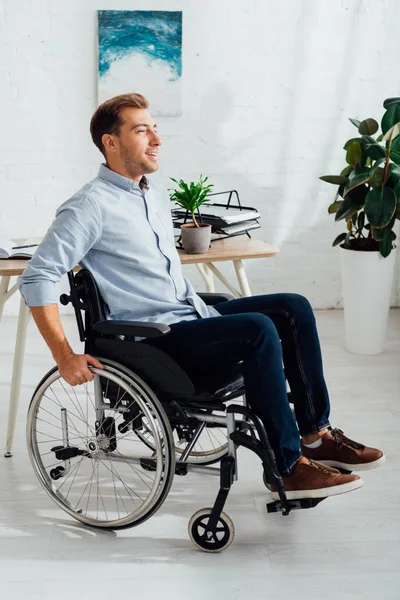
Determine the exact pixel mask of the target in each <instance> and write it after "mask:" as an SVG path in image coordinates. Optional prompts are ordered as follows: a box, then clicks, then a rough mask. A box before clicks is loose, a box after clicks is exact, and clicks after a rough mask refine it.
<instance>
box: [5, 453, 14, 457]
mask: <svg viewBox="0 0 400 600" xmlns="http://www.w3.org/2000/svg"><path fill="white" fill-rule="evenodd" d="M11 457H12V452H4V458H11Z"/></svg>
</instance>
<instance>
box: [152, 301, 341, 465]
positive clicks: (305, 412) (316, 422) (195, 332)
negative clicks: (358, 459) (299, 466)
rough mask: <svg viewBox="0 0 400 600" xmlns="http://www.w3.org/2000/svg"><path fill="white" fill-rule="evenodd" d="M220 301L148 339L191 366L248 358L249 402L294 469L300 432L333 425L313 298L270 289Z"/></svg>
mask: <svg viewBox="0 0 400 600" xmlns="http://www.w3.org/2000/svg"><path fill="white" fill-rule="evenodd" d="M215 308H216V309H217V310H218V312H219V313H220V314H221V315H222V316H221V317H212V318H209V319H200V318H199V319H197V320H193V321H181V322H179V323H175V324H173V325H171V332H170V333H169V334H168V335H166V336H164V337H161V338H153V339H152V340H146V343H151V344H152V345H154V346H157V347H158V348H160V349H162V350H164V351H165V352H166V353H167V354H169V355H170V356H172V357H173V358H174V359H175V360H176V361H177V362H178V363H179V364H180V365H181V366H182V367H183V368H184V369H185V370H187V371H188V373H189V374H190V373H191V372H192V373H193V372H198V371H199V370H200V371H201V372H204V373H207V372H209V371H213V370H214V371H215V369H224V370H225V369H229V366H230V365H232V364H234V363H236V362H238V361H240V360H243V376H244V382H245V387H246V398H247V402H248V405H249V406H250V407H251V408H252V409H253V410H254V412H255V413H256V414H257V415H258V416H259V417H260V418H261V420H262V422H263V423H264V426H265V428H266V431H267V434H268V437H269V440H270V443H271V445H272V447H273V449H274V451H275V454H276V458H277V463H278V468H279V469H280V471H281V473H282V474H289V473H291V471H292V470H293V468H294V466H295V464H296V462H297V460H298V459H299V458H300V456H301V452H300V436H299V432H300V435H307V434H311V433H314V432H317V431H319V430H320V429H323V428H325V427H327V426H329V421H328V418H329V397H328V392H327V389H326V384H325V380H324V375H323V369H322V357H321V349H320V344H319V338H318V333H317V328H316V323H315V317H314V314H313V311H312V308H311V306H310V303H309V302H308V300H307V299H306V298H304V297H303V296H300V295H298V294H270V295H261V296H251V297H248V298H239V299H237V300H229V301H227V302H221V303H219V304H217V305H216V306H215ZM286 379H287V381H288V383H289V386H290V390H291V392H292V398H291V402H293V404H294V410H295V415H296V420H295V418H294V416H293V413H292V411H291V408H290V405H289V401H288V395H287V386H286ZM296 421H297V425H296Z"/></svg>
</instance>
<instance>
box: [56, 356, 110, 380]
mask: <svg viewBox="0 0 400 600" xmlns="http://www.w3.org/2000/svg"><path fill="white" fill-rule="evenodd" d="M57 365H58V370H59V371H60V375H61V377H62V378H63V379H65V381H66V382H67V383H69V384H70V385H79V384H81V383H86V381H93V379H94V378H93V374H92V372H91V371H90V369H89V367H88V365H92V366H93V367H97V368H98V369H104V367H103V365H102V364H101V362H99V361H98V360H97V358H94V357H93V356H90V354H74V353H71V354H69V355H68V356H67V357H65V358H62V359H61V360H58V361H57Z"/></svg>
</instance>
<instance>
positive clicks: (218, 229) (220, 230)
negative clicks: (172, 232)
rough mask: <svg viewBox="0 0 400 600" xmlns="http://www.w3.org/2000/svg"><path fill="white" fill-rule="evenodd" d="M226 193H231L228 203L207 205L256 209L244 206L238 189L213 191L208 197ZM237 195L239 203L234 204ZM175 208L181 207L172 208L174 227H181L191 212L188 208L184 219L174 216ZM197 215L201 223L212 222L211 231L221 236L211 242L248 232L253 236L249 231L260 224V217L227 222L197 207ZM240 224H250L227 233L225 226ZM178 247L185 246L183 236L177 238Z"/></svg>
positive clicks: (244, 209)
mask: <svg viewBox="0 0 400 600" xmlns="http://www.w3.org/2000/svg"><path fill="white" fill-rule="evenodd" d="M224 194H229V195H228V199H227V201H226V203H217V202H213V203H210V204H207V206H210V207H211V206H218V207H223V208H225V209H226V210H227V211H229V208H239V210H243V212H244V213H245V212H246V211H248V210H256V209H255V208H254V207H252V206H242V204H241V202H240V198H239V193H238V192H237V190H227V191H226V192H213V193H211V194H208V195H207V198H210V197H211V196H222V195H224ZM234 196H236V200H237V205H234V206H233V205H232V204H231V202H232V198H233V197H234ZM174 210H180V209H172V220H173V224H174V227H180V226H181V225H183V224H184V223H186V222H187V220H188V218H189V216H190V213H189V211H188V210H187V211H186V213H185V216H184V219H183V221H182V216H177V215H175V216H174ZM196 217H197V219H198V221H199V222H200V223H210V224H211V232H212V233H216V234H218V235H219V237H217V238H214V239H212V240H211V243H213V242H218V241H219V240H224V239H227V238H231V237H236V236H238V235H243V234H246V235H247V237H249V238H251V235H250V233H249V231H251V230H252V229H258V228H259V227H261V226H260V224H259V222H258V219H259V218H260V217H259V216H258V217H255V218H254V219H251V220H247V221H238V222H235V223H226V222H224V220H223V217H220V216H219V217H212V218H211V217H209V218H207V217H203V216H202V215H201V213H200V210H199V209H197V212H196ZM240 224H243V225H245V224H247V225H248V226H247V227H246V226H244V228H243V229H242V230H241V231H238V232H235V233H226V232H225V231H224V228H229V227H230V226H231V227H232V226H234V225H240ZM176 247H177V248H183V246H182V238H181V236H180V237H179V238H178V239H177V240H176Z"/></svg>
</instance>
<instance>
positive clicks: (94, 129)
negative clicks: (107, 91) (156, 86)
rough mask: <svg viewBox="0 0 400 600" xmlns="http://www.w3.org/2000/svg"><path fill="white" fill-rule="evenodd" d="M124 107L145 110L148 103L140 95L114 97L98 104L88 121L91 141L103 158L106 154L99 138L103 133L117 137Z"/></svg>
mask: <svg viewBox="0 0 400 600" xmlns="http://www.w3.org/2000/svg"><path fill="white" fill-rule="evenodd" d="M125 106H131V107H132V108H147V107H148V106H149V103H148V101H147V100H146V98H145V97H144V96H142V95H141V94H122V95H121V96H114V98H110V99H109V100H106V101H105V102H103V104H100V106H99V107H98V108H97V110H96V112H95V113H94V115H93V117H92V119H91V121H90V133H91V135H92V140H93V142H94V143H95V144H96V146H97V147H98V149H99V150H100V152H101V153H102V154H104V156H105V155H106V154H105V148H104V145H103V142H102V141H101V138H102V137H103V135H104V134H105V133H110V134H114V135H119V128H120V126H121V125H122V120H121V117H120V112H121V109H122V108H125Z"/></svg>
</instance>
